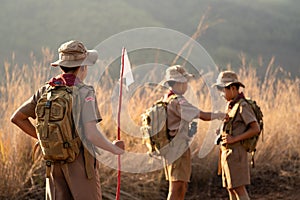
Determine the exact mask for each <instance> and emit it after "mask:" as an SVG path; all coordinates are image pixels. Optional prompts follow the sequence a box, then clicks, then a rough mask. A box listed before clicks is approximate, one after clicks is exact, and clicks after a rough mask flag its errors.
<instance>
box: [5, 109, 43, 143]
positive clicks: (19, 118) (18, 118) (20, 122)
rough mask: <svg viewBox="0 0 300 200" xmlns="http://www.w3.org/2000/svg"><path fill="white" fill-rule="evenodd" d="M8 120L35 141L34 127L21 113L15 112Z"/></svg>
mask: <svg viewBox="0 0 300 200" xmlns="http://www.w3.org/2000/svg"><path fill="white" fill-rule="evenodd" d="M10 120H11V122H13V123H14V124H16V125H17V126H18V127H19V128H20V129H21V130H22V131H24V132H25V133H26V134H28V135H30V136H31V137H34V138H36V139H37V134H36V130H35V127H34V126H33V125H32V123H31V122H30V121H29V119H28V116H26V115H24V114H23V113H21V112H16V113H14V114H13V116H12V117H11V119H10Z"/></svg>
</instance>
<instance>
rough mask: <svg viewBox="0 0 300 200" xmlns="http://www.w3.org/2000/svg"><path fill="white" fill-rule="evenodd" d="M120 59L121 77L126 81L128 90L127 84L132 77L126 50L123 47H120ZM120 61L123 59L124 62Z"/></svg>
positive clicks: (131, 81)
mask: <svg viewBox="0 0 300 200" xmlns="http://www.w3.org/2000/svg"><path fill="white" fill-rule="evenodd" d="M121 59H122V60H121V68H122V65H123V67H124V71H123V78H124V79H125V81H126V89H127V90H128V87H129V85H130V84H132V83H133V82H134V79H133V75H132V71H131V65H130V62H129V58H128V55H127V51H126V49H125V48H123V49H122V58H121ZM122 61H124V63H122Z"/></svg>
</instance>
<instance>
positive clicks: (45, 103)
mask: <svg viewBox="0 0 300 200" xmlns="http://www.w3.org/2000/svg"><path fill="white" fill-rule="evenodd" d="M78 92H79V87H78V86H72V87H69V86H53V87H52V86H50V85H49V86H48V87H47V90H46V92H45V93H43V94H42V96H41V98H40V99H39V100H38V102H37V106H36V109H35V113H36V117H37V119H36V120H37V125H36V131H37V136H38V140H39V144H40V147H41V150H42V153H43V158H44V159H45V160H46V166H47V167H50V166H51V165H52V164H53V163H54V162H61V163H63V162H73V161H74V160H75V159H76V158H77V156H78V155H79V152H80V148H81V145H82V143H81V140H80V137H79V135H78V132H77V130H76V127H75V123H74V119H73V114H72V109H73V98H74V96H76V95H77V96H78ZM47 174H48V175H49V173H47Z"/></svg>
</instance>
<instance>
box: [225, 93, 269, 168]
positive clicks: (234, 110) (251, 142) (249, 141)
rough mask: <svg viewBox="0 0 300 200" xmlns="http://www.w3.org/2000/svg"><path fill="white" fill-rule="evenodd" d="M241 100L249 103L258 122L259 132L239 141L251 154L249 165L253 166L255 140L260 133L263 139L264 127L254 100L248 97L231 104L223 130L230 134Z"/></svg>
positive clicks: (261, 116)
mask: <svg viewBox="0 0 300 200" xmlns="http://www.w3.org/2000/svg"><path fill="white" fill-rule="evenodd" d="M243 100H244V101H246V102H247V103H248V104H249V105H251V108H252V110H253V112H254V114H255V117H256V120H257V122H258V124H259V128H260V132H259V133H258V134H257V135H255V136H253V137H251V138H248V139H245V140H242V141H241V144H242V145H243V147H244V148H245V150H246V151H247V152H249V153H251V156H252V158H251V165H252V167H254V155H255V152H256V146H257V142H258V139H259V137H260V135H262V140H263V129H264V122H263V113H262V111H261V109H260V107H259V106H258V105H257V103H256V101H254V100H252V99H249V98H246V99H241V100H239V101H238V102H237V103H236V104H235V105H234V106H233V108H232V109H231V111H230V112H229V113H228V114H229V118H230V119H231V120H229V122H228V124H227V125H226V126H227V127H225V130H228V132H229V134H231V126H232V122H233V120H234V117H235V116H236V113H237V110H238V108H239V106H240V104H241V102H242V101H243Z"/></svg>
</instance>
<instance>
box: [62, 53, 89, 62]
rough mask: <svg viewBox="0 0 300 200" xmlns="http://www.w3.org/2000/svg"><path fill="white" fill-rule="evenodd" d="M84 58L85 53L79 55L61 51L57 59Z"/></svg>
mask: <svg viewBox="0 0 300 200" xmlns="http://www.w3.org/2000/svg"><path fill="white" fill-rule="evenodd" d="M85 58H86V54H79V55H71V54H69V55H66V54H63V53H60V54H59V59H60V60H65V61H72V60H82V59H85Z"/></svg>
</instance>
